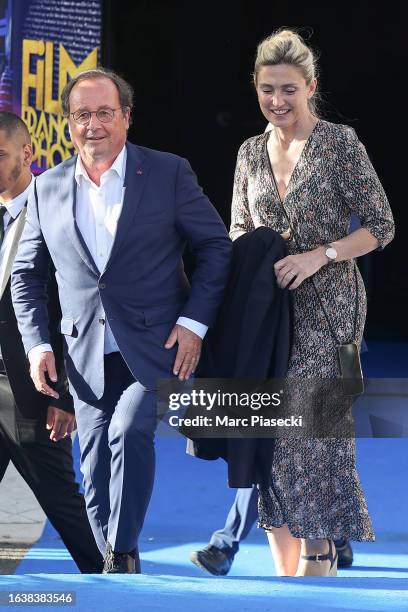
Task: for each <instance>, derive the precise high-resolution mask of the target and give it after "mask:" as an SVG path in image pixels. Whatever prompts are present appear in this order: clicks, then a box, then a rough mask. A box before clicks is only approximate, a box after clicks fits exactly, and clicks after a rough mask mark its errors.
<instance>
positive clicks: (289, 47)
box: [253, 28, 318, 115]
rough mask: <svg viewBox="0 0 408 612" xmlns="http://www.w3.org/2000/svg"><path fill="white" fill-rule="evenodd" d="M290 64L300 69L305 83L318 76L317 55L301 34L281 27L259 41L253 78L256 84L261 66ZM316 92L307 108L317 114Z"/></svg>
mask: <svg viewBox="0 0 408 612" xmlns="http://www.w3.org/2000/svg"><path fill="white" fill-rule="evenodd" d="M277 64H290V65H291V66H296V68H299V69H300V70H301V71H302V74H303V76H304V78H305V81H306V84H307V85H310V83H311V82H312V80H313V79H315V78H317V76H318V68H317V57H316V55H315V53H314V52H313V51H312V49H311V48H310V47H308V45H306V43H305V41H304V40H303V38H302V36H301V35H300V34H298V33H297V32H296V31H295V30H289V29H287V28H281V29H279V30H276V31H275V32H272V34H271V35H270V36H268V37H267V38H265V40H263V41H262V42H260V43H259V45H258V48H257V53H256V59H255V68H254V73H253V80H254V85H255V87H256V86H257V84H258V75H259V71H260V69H261V68H262V67H263V66H276V65H277ZM316 102H317V96H316V92H315V94H314V95H313V97H312V98H311V99H310V100H309V108H310V110H311V112H312V113H313V114H314V115H317V104H316Z"/></svg>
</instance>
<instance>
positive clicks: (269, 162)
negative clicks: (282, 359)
mask: <svg viewBox="0 0 408 612" xmlns="http://www.w3.org/2000/svg"><path fill="white" fill-rule="evenodd" d="M268 138H269V135H268V137H267V138H266V139H265V155H266V158H267V160H268V165H269V170H270V175H271V178H272V182H273V186H274V188H275V191H276V193H277V195H278V198H279V201H280V203H281V206H282V210H283V212H284V214H285V217H286V220H287V222H288V225H289V229H290V231H291V234H292V236H293V238H294V240H295V243H296V246H297V248H298V249H299V250H300V251H302V249H301V248H300V245H299V240H298V236H297V234H296V232H295V231H294V229H293V227H292V224H291V222H290V218H289V215H288V213H287V211H286V208H285V205H284V203H283V199H282V198H281V194H280V193H279V189H278V184H277V182H276V178H275V174H274V172H273V168H272V164H271V160H270V158H269V153H268ZM353 263H354V266H353V269H354V278H355V282H356V303H355V308H354V325H353V340H352V342H356V340H357V318H358V280H357V270H356V262H355V260H354V259H353ZM309 278H310V281H311V283H312V286H313V289H314V292H315V294H316V297H317V299H318V301H319V304H320V306H321V309H322V311H323V313H324V316H325V318H326V321H327V325H328V327H329V330H330V333H331V335H332V336H333V339H334V341H335V342H336V344H341V342H339V340H338V338H337V335H336V332H335V331H334V328H333V326H332V324H331V322H330V318H329V316H328V314H327V311H326V308H325V307H324V304H323V301H322V299H321V297H320V295H319V292H318V290H317V287H316V283H315V282H314V278H313V277H312V276H311V277H309Z"/></svg>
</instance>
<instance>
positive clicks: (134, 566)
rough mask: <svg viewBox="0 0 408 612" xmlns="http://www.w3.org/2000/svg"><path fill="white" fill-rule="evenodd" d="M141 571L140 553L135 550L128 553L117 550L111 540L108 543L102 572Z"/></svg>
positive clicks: (123, 572) (127, 572)
mask: <svg viewBox="0 0 408 612" xmlns="http://www.w3.org/2000/svg"><path fill="white" fill-rule="evenodd" d="M140 573H141V571H140V560H139V555H138V554H136V551H135V550H132V551H130V552H128V553H120V552H115V551H114V550H112V546H111V545H110V544H109V542H108V543H107V545H106V552H105V558H104V564H103V570H102V574H140Z"/></svg>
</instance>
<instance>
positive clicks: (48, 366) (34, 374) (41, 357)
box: [29, 351, 59, 399]
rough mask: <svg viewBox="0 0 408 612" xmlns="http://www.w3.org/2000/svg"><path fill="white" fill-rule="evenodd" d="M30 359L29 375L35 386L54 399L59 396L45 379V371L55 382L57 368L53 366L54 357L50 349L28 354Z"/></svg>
mask: <svg viewBox="0 0 408 612" xmlns="http://www.w3.org/2000/svg"><path fill="white" fill-rule="evenodd" d="M29 359H30V376H31V378H32V379H33V383H34V385H35V388H36V389H37V391H39V392H40V393H44V395H49V396H50V397H53V398H54V399H58V398H59V394H58V393H57V392H56V391H55V390H54V389H53V388H52V387H50V386H49V385H47V382H46V380H45V373H46V372H47V373H48V376H49V377H50V380H52V382H57V380H58V376H57V370H56V368H55V357H54V353H53V352H52V351H44V352H42V353H35V352H34V354H33V355H31V356H30V355H29Z"/></svg>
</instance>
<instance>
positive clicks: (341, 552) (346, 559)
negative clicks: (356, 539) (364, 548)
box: [334, 539, 353, 567]
mask: <svg viewBox="0 0 408 612" xmlns="http://www.w3.org/2000/svg"><path fill="white" fill-rule="evenodd" d="M334 544H335V546H336V550H337V554H338V556H339V557H338V560H337V567H350V565H353V549H352V548H351V546H350V542H349V541H348V540H346V539H342V540H334Z"/></svg>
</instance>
